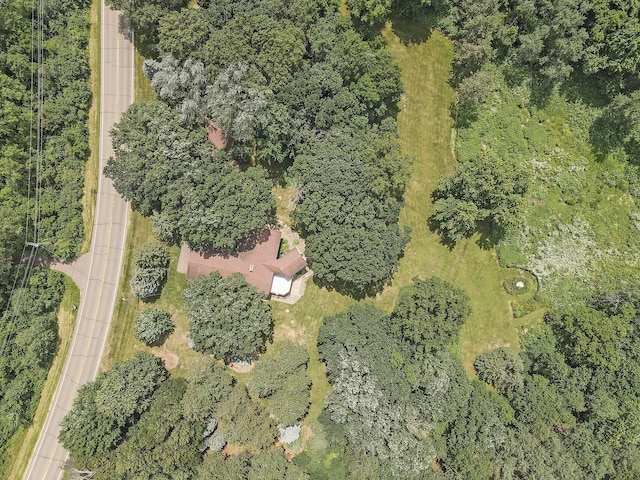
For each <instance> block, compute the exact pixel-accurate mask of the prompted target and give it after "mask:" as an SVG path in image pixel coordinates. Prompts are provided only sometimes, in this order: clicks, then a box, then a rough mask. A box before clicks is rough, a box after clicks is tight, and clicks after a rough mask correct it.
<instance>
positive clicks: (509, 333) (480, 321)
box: [380, 21, 539, 374]
mask: <svg viewBox="0 0 640 480" xmlns="http://www.w3.org/2000/svg"><path fill="white" fill-rule="evenodd" d="M425 28H426V26H425V25H423V24H410V23H408V22H406V21H405V22H403V23H402V24H400V23H396V24H395V25H393V28H391V27H390V26H388V27H387V28H386V29H385V30H384V31H383V35H384V37H385V38H386V40H387V45H388V47H389V48H390V49H391V51H392V52H393V54H394V56H395V58H396V60H397V62H398V63H399V64H400V67H401V69H402V83H403V85H404V89H405V94H404V95H403V97H402V99H401V101H400V114H399V115H398V130H399V133H400V140H401V143H402V147H403V151H404V153H405V154H407V155H409V157H411V158H412V159H413V161H414V169H413V175H412V177H411V182H410V183H409V187H408V189H407V191H406V193H405V199H406V205H405V208H404V209H403V210H402V213H401V215H400V222H401V223H402V224H404V225H408V226H410V227H411V229H412V234H411V242H410V243H409V245H408V246H407V248H406V250H405V256H404V258H403V259H402V260H401V261H400V267H399V270H398V273H397V275H396V276H395V277H394V280H393V285H392V287H391V288H388V289H386V290H385V292H384V293H383V294H382V295H381V298H380V303H381V305H383V306H384V309H386V310H389V309H391V308H392V307H393V303H394V302H395V299H396V298H397V294H398V290H399V287H402V286H403V285H406V284H408V283H410V282H411V278H413V277H414V276H419V277H422V278H424V277H428V276H431V275H437V276H439V277H441V278H443V279H445V280H447V281H449V282H451V283H453V284H455V285H457V286H458V287H461V288H463V289H464V290H465V291H466V292H467V294H468V295H469V297H470V298H471V307H472V310H473V312H472V314H471V317H470V318H469V320H468V321H467V323H466V324H465V325H464V327H463V329H462V332H461V336H460V353H461V357H462V360H463V362H464V365H465V367H466V369H467V371H468V372H469V373H470V374H473V361H474V360H475V358H476V356H477V355H478V354H480V353H482V352H484V351H486V350H489V349H492V348H496V347H498V346H511V347H513V348H518V336H519V329H520V328H521V326H522V325H524V324H527V323H529V322H532V321H534V319H535V316H534V318H532V317H527V318H524V319H520V320H519V321H518V322H515V321H514V320H513V317H512V315H511V310H510V306H509V301H511V300H513V297H511V296H509V295H508V294H507V293H506V292H505V291H504V288H503V286H502V282H503V280H504V279H505V278H507V277H509V276H511V275H513V274H514V271H511V270H508V269H504V268H502V267H500V266H499V264H498V261H497V257H496V255H495V251H494V250H493V249H487V248H482V247H481V246H480V245H479V243H480V242H479V236H477V235H476V236H474V237H472V238H470V239H467V240H463V241H461V242H460V243H459V244H458V245H456V246H455V247H454V248H453V249H452V250H449V248H448V247H447V246H445V245H443V244H442V243H441V242H440V238H439V236H438V235H437V234H436V233H434V232H431V231H430V230H429V228H428V226H427V219H428V218H429V216H431V215H432V214H433V212H434V209H433V205H432V202H431V193H432V192H433V190H434V189H435V187H436V182H437V180H438V179H439V178H440V177H441V176H442V175H444V174H447V173H450V172H451V171H452V170H453V167H454V165H455V154H454V151H453V144H454V131H453V121H452V119H451V116H450V113H449V107H450V105H451V102H452V100H453V98H454V92H453V90H452V88H451V87H450V86H449V84H448V78H449V74H450V68H451V67H450V65H451V59H452V56H453V45H452V43H451V42H450V41H449V40H448V39H446V38H445V37H444V36H442V35H441V34H439V33H437V32H435V31H432V32H431V33H430V34H429V35H428V37H427V38H426V40H423V41H417V42H414V41H413V40H412V39H421V38H423V37H424V36H425ZM403 39H407V40H403ZM538 315H539V314H538Z"/></svg>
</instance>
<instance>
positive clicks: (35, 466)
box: [25, 3, 134, 480]
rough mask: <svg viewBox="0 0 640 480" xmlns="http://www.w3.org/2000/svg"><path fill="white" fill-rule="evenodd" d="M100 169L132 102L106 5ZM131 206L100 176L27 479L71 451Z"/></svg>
mask: <svg viewBox="0 0 640 480" xmlns="http://www.w3.org/2000/svg"><path fill="white" fill-rule="evenodd" d="M101 29H102V31H101V36H102V85H101V104H100V105H101V112H100V120H101V122H100V172H102V168H103V167H104V162H106V160H107V159H108V158H109V157H110V156H111V154H112V152H113V150H112V146H111V139H110V138H109V130H110V129H111V127H112V126H113V124H114V123H115V122H116V121H118V119H119V118H120V115H121V114H122V112H124V111H125V110H126V109H127V107H128V106H129V105H130V104H131V103H132V102H133V94H134V88H133V45H132V43H131V34H130V33H129V31H128V29H127V27H126V23H125V21H124V18H123V16H122V14H120V13H118V12H114V11H112V10H110V9H109V8H108V7H105V5H104V3H103V5H102V26H101ZM128 212H129V206H128V204H127V203H126V202H125V201H124V200H122V198H121V197H120V195H119V194H118V193H117V192H116V191H115V189H114V188H113V184H112V183H111V180H109V179H108V178H105V177H104V176H102V175H101V176H100V180H99V184H98V203H97V206H96V215H95V220H94V226H93V238H92V243H91V250H90V252H89V253H88V254H86V255H84V256H83V258H82V259H81V262H80V264H81V265H83V268H81V271H80V272H79V273H80V277H81V278H82V279H83V282H82V281H81V283H80V284H79V285H78V287H80V289H81V295H82V297H81V302H80V306H79V308H78V318H77V321H76V328H75V331H74V333H73V340H72V343H71V349H70V351H69V356H68V358H67V360H66V363H65V366H64V370H63V374H62V377H61V379H60V383H59V384H58V389H57V390H56V393H55V396H54V398H53V403H52V404H51V406H50V408H49V413H48V416H47V420H46V422H45V425H44V428H43V430H42V432H40V437H39V438H38V443H37V444H36V447H35V450H34V453H33V456H32V457H31V460H30V462H29V467H28V468H27V473H26V475H25V479H27V480H57V479H59V478H60V477H61V476H62V473H63V471H62V467H63V465H64V463H65V461H66V459H67V457H68V452H67V451H66V450H65V449H64V448H62V446H61V445H60V444H59V443H58V432H59V430H60V427H59V424H60V421H61V420H62V418H63V417H64V415H65V414H66V413H67V412H68V411H69V410H70V409H71V405H72V404H73V400H74V398H75V397H76V393H77V390H78V387H79V386H81V385H83V384H84V383H86V382H89V381H91V380H93V379H94V378H95V377H96V374H97V373H98V367H99V365H100V359H101V358H102V352H103V350H104V346H105V342H106V339H107V334H108V331H109V323H110V321H111V316H112V313H113V307H114V303H115V300H116V295H117V288H118V281H119V277H120V269H121V266H122V255H123V250H124V244H125V237H126V231H127V224H128V214H129V213H128Z"/></svg>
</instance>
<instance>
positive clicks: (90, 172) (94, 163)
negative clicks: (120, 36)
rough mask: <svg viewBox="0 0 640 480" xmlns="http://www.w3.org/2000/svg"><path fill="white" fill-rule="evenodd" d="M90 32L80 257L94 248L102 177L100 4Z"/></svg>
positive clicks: (93, 6) (92, 13)
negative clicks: (97, 203)
mask: <svg viewBox="0 0 640 480" xmlns="http://www.w3.org/2000/svg"><path fill="white" fill-rule="evenodd" d="M90 18H91V30H90V33H89V68H90V69H91V75H90V76H89V85H90V87H91V98H92V100H91V108H90V109H89V148H90V152H91V153H90V155H89V160H88V161H87V166H86V168H85V171H84V194H83V196H82V220H83V224H84V241H83V242H82V246H81V247H80V254H81V255H82V254H83V253H87V252H88V251H89V249H90V248H91V234H92V232H93V217H94V214H95V209H96V196H97V195H98V176H99V174H100V172H99V170H100V78H101V75H102V72H101V68H102V65H101V64H102V62H101V61H100V59H101V56H100V48H101V39H100V25H101V19H102V9H101V2H100V0H93V3H92V4H91V10H90Z"/></svg>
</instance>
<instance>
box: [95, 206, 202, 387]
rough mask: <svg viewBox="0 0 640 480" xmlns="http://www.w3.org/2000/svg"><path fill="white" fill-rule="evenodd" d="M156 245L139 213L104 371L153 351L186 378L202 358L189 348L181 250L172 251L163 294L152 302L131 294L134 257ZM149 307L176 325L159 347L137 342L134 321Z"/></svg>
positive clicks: (129, 236) (134, 219) (130, 237)
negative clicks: (145, 247) (179, 268)
mask: <svg viewBox="0 0 640 480" xmlns="http://www.w3.org/2000/svg"><path fill="white" fill-rule="evenodd" d="M152 241H156V238H155V237H154V236H153V233H152V231H151V222H150V221H149V220H148V219H146V218H144V217H142V216H141V215H140V214H138V213H135V212H134V213H133V214H132V215H131V225H130V226H129V232H128V234H127V244H126V252H127V253H126V254H125V259H124V264H123V266H122V275H121V277H120V286H119V290H118V297H117V299H116V306H115V309H114V312H113V320H112V322H111V330H110V331H109V339H108V341H107V346H106V348H105V352H104V356H103V358H102V364H101V368H102V369H103V370H108V369H109V368H111V366H112V365H113V364H114V363H115V362H120V361H123V360H126V359H128V358H131V357H132V356H133V355H135V353H136V352H139V351H150V352H152V353H154V354H155V355H157V356H158V357H160V358H162V359H163V360H164V361H165V365H166V367H167V368H169V369H171V370H172V371H173V373H174V374H177V375H183V374H184V372H185V368H186V367H187V366H188V365H189V363H190V362H191V361H192V360H193V359H195V358H196V357H197V356H198V354H197V353H196V352H194V351H193V350H192V349H190V348H189V347H188V345H187V337H188V333H189V328H188V321H187V315H186V312H185V311H184V309H183V307H182V292H183V291H184V289H185V288H186V287H187V280H186V277H185V276H184V275H182V274H180V273H177V272H176V267H177V264H178V256H179V255H180V249H179V248H178V247H172V248H171V264H170V265H169V274H168V277H167V281H166V283H165V285H164V287H163V289H162V294H161V295H160V296H159V297H157V298H153V299H151V300H150V301H142V300H140V299H138V298H136V297H134V296H133V295H132V294H131V290H130V288H129V280H130V279H131V275H132V273H133V269H134V261H133V256H134V252H135V250H136V248H137V247H138V246H140V245H142V244H143V243H146V242H152ZM147 307H154V308H159V309H161V310H165V311H167V312H169V313H170V314H171V317H172V319H173V321H174V322H175V324H176V329H175V331H174V332H173V333H172V334H171V335H170V336H169V337H167V338H166V339H165V341H164V342H163V343H162V344H161V345H159V346H153V347H148V346H146V345H145V344H144V343H142V342H140V341H138V340H136V338H135V335H134V333H133V321H134V320H135V319H136V317H137V316H138V315H139V314H140V311H141V310H143V309H144V308H147Z"/></svg>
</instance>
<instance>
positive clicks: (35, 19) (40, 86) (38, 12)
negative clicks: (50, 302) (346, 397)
mask: <svg viewBox="0 0 640 480" xmlns="http://www.w3.org/2000/svg"><path fill="white" fill-rule="evenodd" d="M43 14H44V0H38V5H37V8H36V5H35V0H31V85H30V86H31V96H30V115H29V161H28V166H27V212H26V218H25V238H24V245H23V247H22V254H21V255H20V262H19V263H18V265H22V264H23V262H24V261H25V254H26V252H27V248H30V252H29V258H28V260H27V263H26V266H25V269H24V271H23V272H22V280H21V282H20V287H18V288H20V289H24V288H25V287H26V286H27V285H28V282H29V278H30V277H31V272H32V270H33V266H34V265H35V261H36V258H37V255H38V248H39V247H40V245H41V244H40V243H39V236H40V233H39V224H40V189H41V169H42V146H43V138H44V135H43V125H42V107H43V103H44V101H43V100H44V73H43V69H44V62H43V40H44V38H43V30H44V18H43V17H44V15H43ZM34 24H35V25H37V27H34ZM34 30H35V31H36V32H37V33H34ZM34 36H35V37H36V39H35V41H34ZM36 42H37V48H34V44H35V43H36ZM35 50H37V62H38V63H37V69H36V73H37V75H36V81H34V71H33V64H34V56H35V54H34V51H35ZM34 84H37V86H36V85H34ZM34 90H37V97H36V102H35V103H36V104H37V107H36V112H37V117H36V122H35V123H36V142H35V155H34V148H33V137H34V134H33V127H34V121H33V117H34ZM34 156H35V163H36V165H35V181H34V218H33V236H32V239H33V241H29V204H30V203H31V179H32V166H33V160H34ZM19 277H20V268H16V271H15V274H14V279H13V284H12V286H11V291H10V292H9V297H8V299H7V304H6V306H5V311H4V317H5V318H7V316H8V315H7V313H8V312H9V310H10V309H11V310H12V312H11V315H10V317H9V320H8V321H7V322H6V327H7V328H6V334H5V338H4V340H3V342H2V346H1V347H0V357H4V356H5V354H6V349H7V345H8V344H9V342H10V341H11V338H12V336H13V331H12V330H13V327H14V325H15V321H16V319H17V317H18V311H19V308H18V306H17V305H15V300H14V299H15V292H16V287H17V285H18V278H19ZM23 301H24V300H23Z"/></svg>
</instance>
